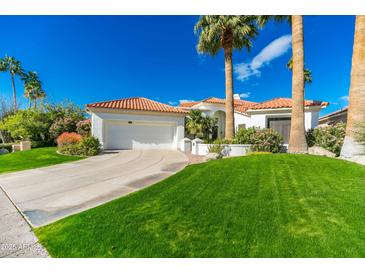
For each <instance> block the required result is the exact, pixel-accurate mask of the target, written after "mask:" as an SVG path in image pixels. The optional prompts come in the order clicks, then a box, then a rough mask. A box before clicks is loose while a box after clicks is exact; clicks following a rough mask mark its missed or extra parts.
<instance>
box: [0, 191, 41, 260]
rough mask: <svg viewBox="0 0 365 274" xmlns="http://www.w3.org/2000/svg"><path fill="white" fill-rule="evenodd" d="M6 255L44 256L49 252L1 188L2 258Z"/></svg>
mask: <svg viewBox="0 0 365 274" xmlns="http://www.w3.org/2000/svg"><path fill="white" fill-rule="evenodd" d="M4 257H6V258H17V257H21V258H44V257H48V253H47V251H46V250H45V249H44V248H43V247H42V246H41V245H40V244H39V243H38V239H37V237H36V236H35V235H34V233H33V231H32V229H31V227H30V226H29V224H28V223H27V222H26V221H25V220H24V218H23V216H22V215H21V214H20V213H19V211H18V210H17V209H16V208H15V206H14V205H13V204H12V203H11V201H10V200H9V199H8V197H7V196H6V195H5V193H4V191H3V190H2V189H1V188H0V258H4Z"/></svg>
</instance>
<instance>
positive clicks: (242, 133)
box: [233, 127, 257, 144]
mask: <svg viewBox="0 0 365 274" xmlns="http://www.w3.org/2000/svg"><path fill="white" fill-rule="evenodd" d="M256 132H257V130H256V128H254V127H250V128H240V129H239V130H238V131H237V132H236V135H235V136H234V139H233V143H235V144H252V142H253V136H254V135H255V133H256Z"/></svg>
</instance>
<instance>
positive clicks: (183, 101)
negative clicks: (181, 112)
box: [179, 99, 193, 104]
mask: <svg viewBox="0 0 365 274" xmlns="http://www.w3.org/2000/svg"><path fill="white" fill-rule="evenodd" d="M188 102H193V100H188V99H181V100H179V103H180V104H182V103H188Z"/></svg>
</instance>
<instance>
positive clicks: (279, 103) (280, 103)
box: [250, 98, 328, 109]
mask: <svg viewBox="0 0 365 274" xmlns="http://www.w3.org/2000/svg"><path fill="white" fill-rule="evenodd" d="M327 105H328V102H322V101H313V100H305V101H304V106H306V107H312V106H322V107H325V106H327ZM291 107H292V99H290V98H275V99H272V100H269V101H265V102H262V103H259V104H256V105H254V106H252V107H250V109H270V108H291Z"/></svg>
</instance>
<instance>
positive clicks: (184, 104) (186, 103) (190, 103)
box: [180, 102, 200, 108]
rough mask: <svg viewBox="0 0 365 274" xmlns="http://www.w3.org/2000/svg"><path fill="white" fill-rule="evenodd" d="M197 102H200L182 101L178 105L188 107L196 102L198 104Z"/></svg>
mask: <svg viewBox="0 0 365 274" xmlns="http://www.w3.org/2000/svg"><path fill="white" fill-rule="evenodd" d="M199 103H200V102H183V103H180V107H186V108H189V107H192V106H195V105H196V104H199Z"/></svg>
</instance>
